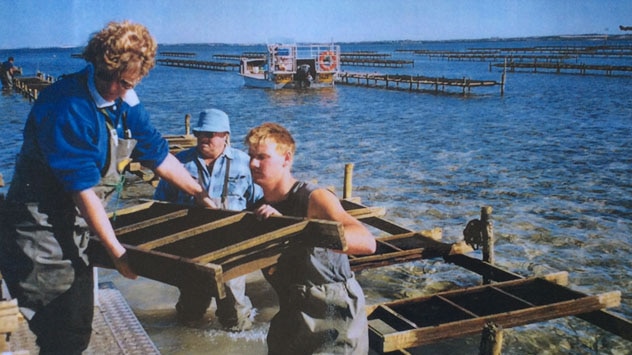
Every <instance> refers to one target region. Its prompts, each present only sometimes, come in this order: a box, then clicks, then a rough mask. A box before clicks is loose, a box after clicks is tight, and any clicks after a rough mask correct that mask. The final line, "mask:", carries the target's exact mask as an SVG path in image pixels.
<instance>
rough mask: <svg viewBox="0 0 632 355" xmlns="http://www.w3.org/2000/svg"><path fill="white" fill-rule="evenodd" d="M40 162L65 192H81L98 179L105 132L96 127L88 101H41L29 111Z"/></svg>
mask: <svg viewBox="0 0 632 355" xmlns="http://www.w3.org/2000/svg"><path fill="white" fill-rule="evenodd" d="M31 115H33V117H32V118H33V120H34V121H35V122H36V127H37V130H36V133H35V134H36V137H37V142H38V145H39V148H40V151H41V152H42V155H43V157H44V159H45V160H46V161H47V162H48V165H49V166H50V168H51V170H52V172H53V174H54V175H55V177H56V178H57V179H58V180H59V181H60V182H61V184H62V186H63V187H64V189H65V190H66V191H82V190H85V189H88V188H91V187H93V186H95V185H96V184H98V183H99V181H100V180H101V171H100V167H101V166H103V164H104V159H105V155H106V153H105V152H107V144H108V139H107V131H106V129H105V127H101V126H100V125H98V124H96V123H97V122H98V120H97V119H96V111H95V110H94V109H93V106H92V105H91V102H90V101H88V100H86V99H85V98H82V97H80V96H72V95H68V96H66V97H64V98H60V97H55V98H53V100H51V101H47V100H45V99H44V100H42V102H41V103H39V104H36V105H35V106H34V107H33V110H32V111H31Z"/></svg>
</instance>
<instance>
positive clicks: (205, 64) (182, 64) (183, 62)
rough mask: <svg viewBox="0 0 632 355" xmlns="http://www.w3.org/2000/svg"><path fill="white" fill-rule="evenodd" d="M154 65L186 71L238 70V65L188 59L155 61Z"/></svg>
mask: <svg viewBox="0 0 632 355" xmlns="http://www.w3.org/2000/svg"><path fill="white" fill-rule="evenodd" d="M156 63H158V64H160V65H166V66H169V67H178V68H187V69H202V70H213V71H229V70H238V69H239V64H237V63H226V62H211V61H204V60H188V59H173V58H165V59H157V60H156Z"/></svg>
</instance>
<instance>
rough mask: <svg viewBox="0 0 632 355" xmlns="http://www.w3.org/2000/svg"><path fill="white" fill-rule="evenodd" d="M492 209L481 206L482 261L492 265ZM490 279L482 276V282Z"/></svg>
mask: <svg viewBox="0 0 632 355" xmlns="http://www.w3.org/2000/svg"><path fill="white" fill-rule="evenodd" d="M492 211H493V209H492V208H491V207H490V206H485V207H482V208H481V232H482V236H483V261H485V262H487V263H490V264H492V265H494V225H493V223H492V221H491V215H492ZM490 281H491V280H489V279H488V278H487V277H484V278H483V283H484V284H489V283H490Z"/></svg>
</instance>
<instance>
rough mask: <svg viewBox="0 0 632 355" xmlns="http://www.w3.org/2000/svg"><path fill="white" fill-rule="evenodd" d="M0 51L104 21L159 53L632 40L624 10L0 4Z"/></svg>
mask: <svg viewBox="0 0 632 355" xmlns="http://www.w3.org/2000/svg"><path fill="white" fill-rule="evenodd" d="M0 8H1V9H2V20H0V49H13V48H40V47H60V46H68V47H77V46H84V45H85V44H86V43H87V41H88V38H89V37H90V35H91V34H92V33H94V32H97V31H98V30H100V29H101V28H103V27H104V26H105V25H106V24H107V22H109V21H121V20H125V19H127V20H131V21H133V22H137V23H142V24H144V25H145V26H147V27H148V28H149V31H150V32H151V33H152V35H153V36H154V37H155V38H156V40H157V41H158V43H160V44H176V43H236V44H258V43H266V42H268V41H271V40H273V39H276V38H288V39H292V40H294V41H296V42H331V41H333V42H338V43H339V42H359V41H388V40H421V41H435V40H460V39H484V38H491V37H500V38H514V37H531V36H550V35H578V34H610V35H612V34H626V33H627V34H632V31H628V32H624V31H621V30H620V29H619V26H620V25H623V26H632V1H630V0H316V1H313V0H312V1H307V0H294V1H291V0H177V1H173V0H0Z"/></svg>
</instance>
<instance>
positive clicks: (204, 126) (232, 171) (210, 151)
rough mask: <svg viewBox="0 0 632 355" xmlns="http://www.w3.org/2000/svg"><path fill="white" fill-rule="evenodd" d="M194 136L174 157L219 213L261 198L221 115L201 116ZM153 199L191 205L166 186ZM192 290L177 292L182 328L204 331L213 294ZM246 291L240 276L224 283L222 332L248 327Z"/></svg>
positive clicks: (245, 157)
mask: <svg viewBox="0 0 632 355" xmlns="http://www.w3.org/2000/svg"><path fill="white" fill-rule="evenodd" d="M193 133H194V134H195V137H196V138H197V146H196V147H193V148H190V149H187V150H184V151H182V152H180V153H178V154H177V155H176V157H177V158H178V159H179V160H180V162H182V164H184V167H185V168H186V169H187V170H188V171H189V173H190V174H191V176H192V177H193V178H194V179H196V180H197V181H198V182H199V184H200V185H201V186H203V187H204V189H205V190H206V191H208V193H209V195H210V196H211V198H212V199H214V201H215V202H216V203H217V204H218V205H219V206H220V208H224V209H229V210H234V211H241V210H244V209H246V208H249V207H252V206H253V205H254V203H255V202H256V201H258V200H259V199H261V197H262V196H263V192H262V191H261V187H259V186H258V185H256V184H255V183H254V182H253V180H252V175H251V173H250V169H249V167H248V162H249V158H248V155H247V154H246V153H244V152H242V151H240V150H238V149H235V148H233V147H231V145H230V122H229V119H228V115H227V114H226V113H225V112H223V111H221V110H218V109H214V108H213V109H207V110H204V111H202V112H201V113H200V117H199V120H198V122H197V125H196V126H195V127H193ZM154 198H155V199H157V200H163V201H169V202H174V203H181V204H188V205H190V204H193V203H194V202H195V201H194V200H193V199H192V198H191V197H190V196H189V195H187V194H185V193H182V192H181V191H180V190H178V189H177V188H176V187H175V186H173V185H172V184H170V183H168V182H166V181H161V182H160V183H159V184H158V187H157V188H156V191H155V193H154ZM194 286H195V285H192V287H189V288H180V298H179V300H178V303H177V304H176V310H177V312H178V318H179V319H180V321H181V322H183V323H184V324H186V325H189V326H192V327H203V326H205V325H207V323H208V322H207V320H205V318H204V315H205V313H206V310H207V308H208V307H209V305H210V304H211V299H212V295H211V294H210V290H200V289H197V288H195V287H194ZM245 291H246V276H240V277H238V278H235V279H232V280H230V281H228V282H227V283H226V297H225V298H223V299H217V310H216V315H217V318H218V319H219V321H220V323H221V324H222V326H223V327H224V328H225V329H228V330H231V331H242V330H247V329H250V328H251V327H252V319H251V316H254V314H252V303H251V302H250V299H249V298H248V296H246V293H245Z"/></svg>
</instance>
